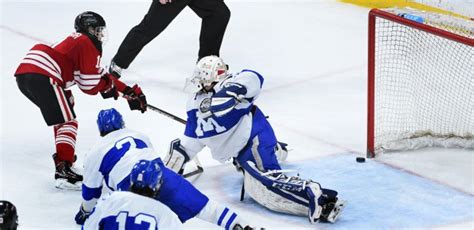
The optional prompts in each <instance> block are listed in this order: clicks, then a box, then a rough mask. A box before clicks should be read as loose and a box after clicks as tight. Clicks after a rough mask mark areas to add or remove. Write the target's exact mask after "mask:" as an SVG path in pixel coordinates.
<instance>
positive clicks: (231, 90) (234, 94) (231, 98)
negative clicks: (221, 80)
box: [210, 82, 247, 117]
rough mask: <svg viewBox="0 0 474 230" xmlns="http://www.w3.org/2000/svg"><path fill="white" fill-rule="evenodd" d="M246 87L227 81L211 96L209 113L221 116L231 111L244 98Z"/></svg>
mask: <svg viewBox="0 0 474 230" xmlns="http://www.w3.org/2000/svg"><path fill="white" fill-rule="evenodd" d="M245 94H247V88H245V86H243V85H241V84H238V83H233V82H229V83H227V84H226V86H224V88H222V89H221V90H219V92H217V93H215V94H214V95H213V96H212V97H211V108H210V110H211V113H212V114H214V115H215V116H216V117H221V116H224V115H226V114H227V113H229V112H230V111H232V109H234V108H235V106H236V105H237V104H238V103H239V102H241V101H242V100H243V99H245Z"/></svg>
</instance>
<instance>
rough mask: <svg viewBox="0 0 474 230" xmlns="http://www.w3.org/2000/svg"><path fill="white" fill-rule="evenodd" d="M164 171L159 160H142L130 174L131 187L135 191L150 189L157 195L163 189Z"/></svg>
mask: <svg viewBox="0 0 474 230" xmlns="http://www.w3.org/2000/svg"><path fill="white" fill-rule="evenodd" d="M162 175H163V171H162V170H161V167H160V165H159V164H158V162H157V160H153V161H148V160H141V161H139V162H138V163H137V164H135V166H133V169H132V173H130V186H132V187H133V188H135V189H145V188H148V189H150V190H151V191H153V193H154V194H157V193H158V191H159V190H160V187H161V182H162V179H161V177H162Z"/></svg>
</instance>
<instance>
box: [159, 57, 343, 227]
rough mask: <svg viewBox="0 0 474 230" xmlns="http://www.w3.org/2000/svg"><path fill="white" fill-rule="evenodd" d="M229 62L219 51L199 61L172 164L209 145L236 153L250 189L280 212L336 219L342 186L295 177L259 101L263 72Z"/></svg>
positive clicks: (219, 156) (226, 155) (225, 156)
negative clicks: (232, 70) (235, 69)
mask: <svg viewBox="0 0 474 230" xmlns="http://www.w3.org/2000/svg"><path fill="white" fill-rule="evenodd" d="M227 70H228V66H227V65H226V64H225V63H224V61H223V60H222V59H221V58H219V57H217V56H207V57H204V58H202V59H201V60H200V61H199V62H198V63H197V67H196V70H195V73H194V76H193V77H192V78H191V79H188V80H187V82H186V87H185V90H186V91H187V92H190V93H192V94H191V96H190V99H189V101H188V103H187V116H188V119H187V123H186V129H185V132H184V136H183V137H182V138H181V139H177V140H175V141H173V142H172V144H171V149H170V151H169V154H168V155H167V157H166V159H165V163H166V165H167V166H168V167H169V168H170V169H173V171H175V172H180V171H182V169H183V167H184V164H185V163H186V162H188V161H189V160H190V159H192V158H193V157H194V156H195V155H196V154H197V153H198V152H200V151H201V150H202V149H203V148H204V147H205V146H207V147H208V148H209V149H210V150H211V154H212V156H213V158H214V159H216V160H219V161H221V162H225V161H227V160H230V159H233V160H234V164H235V165H237V168H238V169H239V170H242V171H243V172H244V188H245V191H247V193H248V194H249V195H250V196H251V197H252V198H253V199H254V200H256V201H257V202H258V203H260V204H262V205H263V206H265V207H267V208H269V209H271V210H274V211H278V212H283V213H291V214H297V215H305V216H308V218H309V220H310V222H311V223H314V222H317V221H328V222H334V221H336V219H337V217H338V216H339V214H340V211H341V210H342V208H343V206H344V202H343V201H341V200H339V199H338V198H337V192H336V191H334V190H330V189H324V188H321V186H320V185H319V183H316V182H314V181H311V180H303V179H301V178H299V177H290V176H287V175H285V174H284V172H283V171H282V170H281V167H280V164H279V159H284V158H286V157H285V156H286V154H287V153H286V151H283V149H282V146H281V145H280V144H279V142H277V139H276V137H275V133H274V132H273V129H272V127H271V125H270V123H269V122H268V120H267V119H266V117H265V115H264V114H263V112H262V111H261V110H260V109H259V108H258V107H257V106H256V105H255V104H254V102H255V100H256V99H257V97H258V96H259V94H260V91H261V88H262V85H263V81H264V79H263V77H262V75H260V74H259V73H257V72H255V71H253V70H247V69H245V70H242V71H241V72H239V73H236V74H228V73H227Z"/></svg>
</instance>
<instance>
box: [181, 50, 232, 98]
mask: <svg viewBox="0 0 474 230" xmlns="http://www.w3.org/2000/svg"><path fill="white" fill-rule="evenodd" d="M227 70H228V66H227V64H225V63H224V60H222V58H220V57H218V56H214V55H212V56H206V57H203V58H201V60H199V61H198V63H197V65H196V68H195V70H194V74H193V76H192V78H188V79H186V85H185V86H184V91H185V92H188V93H196V92H199V91H200V90H201V89H203V88H204V87H207V86H210V85H212V83H214V82H219V81H221V80H222V79H224V78H225V77H226V76H227Z"/></svg>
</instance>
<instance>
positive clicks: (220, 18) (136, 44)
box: [113, 0, 230, 69]
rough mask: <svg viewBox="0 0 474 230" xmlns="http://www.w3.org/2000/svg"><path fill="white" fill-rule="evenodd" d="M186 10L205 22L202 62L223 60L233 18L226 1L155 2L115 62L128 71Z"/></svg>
mask: <svg viewBox="0 0 474 230" xmlns="http://www.w3.org/2000/svg"><path fill="white" fill-rule="evenodd" d="M186 6H189V7H190V8H191V9H192V10H193V11H194V12H195V13H196V14H197V15H198V16H199V17H200V18H202V23H201V34H200V38H199V44H200V45H199V46H200V47H199V54H198V55H199V57H198V58H199V59H200V58H202V57H204V56H208V55H217V56H219V50H220V47H221V44H222V39H223V37H224V33H225V29H226V27H227V23H228V22H229V18H230V11H229V9H228V8H227V6H226V5H225V3H224V1H223V0H174V1H172V3H168V4H166V5H162V4H160V2H159V1H158V0H154V1H153V3H152V4H151V6H150V9H149V10H148V13H147V14H146V15H145V17H144V18H143V20H142V21H141V22H140V24H138V25H136V26H135V27H133V28H132V29H131V30H130V32H128V34H127V36H126V37H125V39H124V40H123V42H122V44H121V45H120V47H119V50H118V52H117V54H115V56H114V58H113V61H114V62H115V63H116V64H117V65H118V66H120V67H122V68H124V69H126V68H128V66H129V65H130V63H132V61H133V60H134V59H135V57H136V56H137V55H138V53H140V51H141V50H142V49H143V47H144V46H145V45H146V44H148V43H149V42H150V41H151V40H153V39H154V38H155V37H156V36H158V35H159V34H160V33H161V32H162V31H163V30H165V29H166V27H167V26H168V25H169V24H170V23H171V21H173V19H174V18H175V17H176V16H177V15H178V14H179V13H180V12H181V11H182V10H183V9H184V8H185V7H186Z"/></svg>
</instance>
